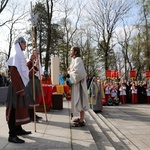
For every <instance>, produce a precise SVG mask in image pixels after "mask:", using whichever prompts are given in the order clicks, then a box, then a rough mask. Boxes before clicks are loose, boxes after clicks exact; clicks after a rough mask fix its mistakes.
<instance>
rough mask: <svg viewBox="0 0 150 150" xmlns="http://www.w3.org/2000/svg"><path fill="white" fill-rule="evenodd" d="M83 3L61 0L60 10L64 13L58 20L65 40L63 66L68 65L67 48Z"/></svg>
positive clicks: (71, 40)
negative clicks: (61, 6)
mask: <svg viewBox="0 0 150 150" xmlns="http://www.w3.org/2000/svg"><path fill="white" fill-rule="evenodd" d="M84 7H85V5H82V3H80V1H79V0H77V1H76V2H74V1H70V0H63V8H61V10H60V11H61V12H62V13H63V14H64V17H63V19H62V20H61V22H60V25H61V26H62V30H63V33H65V34H64V40H65V41H66V51H65V66H66V68H67V67H68V66H69V59H68V56H69V50H70V46H71V45H73V43H74V42H73V36H74V35H75V33H76V31H77V30H78V25H79V21H80V19H81V15H82V11H83V8H84Z"/></svg>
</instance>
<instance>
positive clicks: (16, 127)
mask: <svg viewBox="0 0 150 150" xmlns="http://www.w3.org/2000/svg"><path fill="white" fill-rule="evenodd" d="M25 48H26V41H25V39H24V38H23V37H19V38H18V39H17V40H16V41H15V44H14V45H13V48H12V49H11V53H10V57H9V59H8V61H7V63H6V64H7V65H8V67H9V71H10V76H11V83H10V84H9V87H8V94H7V100H6V120H7V122H8V128H9V138H8V141H9V142H13V143H24V142H25V141H24V140H22V139H20V138H18V136H17V135H25V134H30V133H31V132H30V131H25V130H23V129H22V127H21V125H23V124H26V123H29V122H30V117H29V112H28V106H29V97H28V92H27V84H28V82H29V69H28V67H27V65H26V59H25V56H24V53H23V51H25Z"/></svg>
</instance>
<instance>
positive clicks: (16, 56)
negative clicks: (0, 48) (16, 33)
mask: <svg viewBox="0 0 150 150" xmlns="http://www.w3.org/2000/svg"><path fill="white" fill-rule="evenodd" d="M21 42H25V40H24V38H23V37H19V38H18V39H17V40H16V41H15V44H14V45H13V48H12V49H11V53H10V57H9V59H8V61H7V62H6V65H7V66H15V67H16V68H17V70H18V72H19V74H20V76H21V79H22V81H23V83H24V85H25V86H26V85H27V83H28V82H29V69H28V67H27V65H26V59H25V56H24V53H23V51H22V49H21V47H20V44H19V43H21Z"/></svg>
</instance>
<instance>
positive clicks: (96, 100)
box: [91, 77, 102, 113]
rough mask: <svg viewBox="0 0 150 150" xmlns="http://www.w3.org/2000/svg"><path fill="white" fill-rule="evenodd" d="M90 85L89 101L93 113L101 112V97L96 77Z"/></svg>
mask: <svg viewBox="0 0 150 150" xmlns="http://www.w3.org/2000/svg"><path fill="white" fill-rule="evenodd" d="M92 81H93V82H92V84H91V101H92V105H93V107H92V108H93V111H94V112H95V113H97V112H100V111H101V100H102V95H101V89H100V84H99V82H98V81H97V78H96V77H93V80H92Z"/></svg>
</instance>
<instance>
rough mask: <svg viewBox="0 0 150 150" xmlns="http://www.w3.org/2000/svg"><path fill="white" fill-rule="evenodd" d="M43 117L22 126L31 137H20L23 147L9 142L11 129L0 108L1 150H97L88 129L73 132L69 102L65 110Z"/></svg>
mask: <svg viewBox="0 0 150 150" xmlns="http://www.w3.org/2000/svg"><path fill="white" fill-rule="evenodd" d="M37 114H38V115H39V116H42V117H43V120H41V122H38V123H36V132H35V127H34V122H31V123H29V124H26V125H23V128H24V129H25V130H27V131H29V130H30V131H32V134H30V135H25V136H20V138H21V139H24V140H25V143H23V144H14V143H9V142H8V127H7V123H6V121H5V106H3V105H0V118H1V121H0V149H1V150H20V149H21V150H29V149H32V150H81V149H82V150H97V149H98V148H97V146H96V144H95V141H94V140H93V137H92V136H91V133H90V131H89V129H88V127H87V126H85V127H78V128H75V127H74V128H73V127H71V124H72V122H71V118H70V101H63V109H62V110H50V111H49V112H48V113H47V118H48V121H46V119H45V118H46V117H45V113H37Z"/></svg>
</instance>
